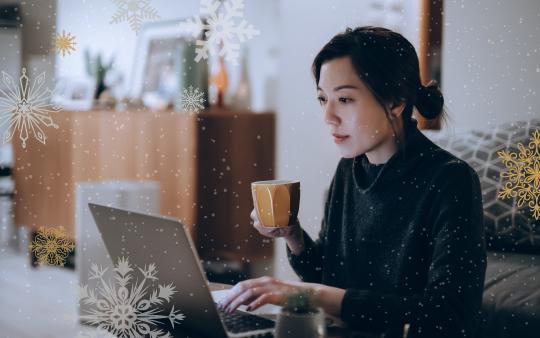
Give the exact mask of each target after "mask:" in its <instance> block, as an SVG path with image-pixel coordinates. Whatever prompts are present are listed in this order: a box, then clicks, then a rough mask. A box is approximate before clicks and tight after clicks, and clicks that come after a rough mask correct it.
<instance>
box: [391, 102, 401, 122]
mask: <svg viewBox="0 0 540 338" xmlns="http://www.w3.org/2000/svg"><path fill="white" fill-rule="evenodd" d="M388 108H389V110H390V115H391V116H392V118H394V119H397V118H399V117H401V114H402V113H403V111H404V110H405V101H400V102H398V103H395V102H394V103H393V104H391V105H390V106H389V107H388Z"/></svg>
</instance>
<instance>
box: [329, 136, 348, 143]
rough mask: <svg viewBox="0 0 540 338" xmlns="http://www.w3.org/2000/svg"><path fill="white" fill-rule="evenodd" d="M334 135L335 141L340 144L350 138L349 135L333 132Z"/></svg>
mask: <svg viewBox="0 0 540 338" xmlns="http://www.w3.org/2000/svg"><path fill="white" fill-rule="evenodd" d="M332 136H333V137H334V142H335V143H337V144H339V143H342V142H344V141H345V140H346V139H347V138H349V135H338V134H332Z"/></svg>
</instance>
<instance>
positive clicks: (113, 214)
mask: <svg viewBox="0 0 540 338" xmlns="http://www.w3.org/2000/svg"><path fill="white" fill-rule="evenodd" d="M88 206H89V208H90V211H91V213H92V216H93V217H94V220H95V222H96V225H97V227H98V229H99V231H100V233H101V237H102V238H103V242H104V243H105V247H106V249H107V251H108V253H109V256H110V258H111V260H112V262H113V263H116V262H117V261H118V259H119V258H121V257H123V258H128V259H129V263H130V264H132V265H133V266H136V267H140V268H143V267H144V266H148V265H150V264H153V263H154V264H156V268H157V274H156V277H157V281H158V282H157V283H156V284H155V288H157V285H158V284H159V285H168V284H170V283H173V284H174V286H175V290H176V293H174V294H173V295H172V297H171V299H170V300H169V303H168V304H165V305H168V308H169V309H170V308H171V307H172V306H173V305H174V309H175V310H179V311H180V312H181V313H182V314H183V315H184V316H185V318H184V319H183V320H182V321H181V322H180V323H179V324H175V325H174V328H173V327H172V326H171V325H170V324H171V323H170V322H169V321H167V320H165V321H163V323H162V324H160V325H162V327H160V328H159V329H161V330H163V331H164V332H170V333H171V335H172V336H182V335H183V334H185V332H195V333H197V334H198V335H197V336H200V335H204V336H208V337H251V336H259V335H260V336H265V335H270V334H272V333H273V331H274V327H275V322H274V321H273V320H271V319H268V318H264V317H262V316H258V315H256V314H252V313H248V312H246V311H242V310H240V309H237V310H236V311H235V312H233V313H231V314H227V313H226V312H225V311H222V310H219V309H218V308H217V306H216V303H215V301H214V299H213V298H212V294H211V292H210V289H209V286H208V281H207V279H206V275H205V273H204V271H203V269H202V266H201V263H200V259H199V257H198V254H197V251H196V249H195V246H194V245H193V242H192V240H191V237H190V236H189V234H188V232H187V231H186V228H185V227H184V225H183V224H182V223H181V222H180V221H179V220H177V219H173V218H169V217H164V216H154V215H147V214H143V213H138V212H133V211H129V210H122V209H117V208H113V207H108V206H103V205H98V204H93V203H89V204H88ZM135 272H139V269H138V268H135V269H134V273H135ZM136 278H140V276H139V275H137V276H136ZM136 278H134V279H133V280H132V282H135V280H136ZM151 290H152V289H149V291H151ZM166 310H167V309H163V313H165V312H166ZM167 314H168V312H167ZM174 333H176V334H174Z"/></svg>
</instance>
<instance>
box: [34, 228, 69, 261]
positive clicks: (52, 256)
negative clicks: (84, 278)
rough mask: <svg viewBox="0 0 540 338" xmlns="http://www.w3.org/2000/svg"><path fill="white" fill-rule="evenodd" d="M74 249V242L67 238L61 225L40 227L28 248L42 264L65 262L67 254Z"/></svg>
mask: <svg viewBox="0 0 540 338" xmlns="http://www.w3.org/2000/svg"><path fill="white" fill-rule="evenodd" d="M74 249H75V243H74V242H73V241H72V240H71V239H69V238H67V235H66V231H65V230H64V228H63V227H41V228H39V230H38V232H37V234H36V237H35V238H34V240H33V241H32V243H31V244H30V250H31V251H32V252H33V253H34V255H35V256H36V258H37V260H38V263H39V264H42V265H46V264H48V265H58V266H64V264H66V258H67V256H68V255H69V254H70V253H71V252H72V251H73V250H74Z"/></svg>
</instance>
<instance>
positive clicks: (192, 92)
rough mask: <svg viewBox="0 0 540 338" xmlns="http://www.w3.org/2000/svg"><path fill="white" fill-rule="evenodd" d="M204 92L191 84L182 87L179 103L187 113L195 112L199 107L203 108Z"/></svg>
mask: <svg viewBox="0 0 540 338" xmlns="http://www.w3.org/2000/svg"><path fill="white" fill-rule="evenodd" d="M204 102H206V100H205V99H204V92H202V91H200V90H199V88H195V89H193V86H189V88H188V89H186V88H184V92H183V93H182V97H181V98H180V105H181V106H182V108H183V109H184V110H185V111H187V112H188V113H189V114H197V113H198V112H199V111H200V110H201V109H204Z"/></svg>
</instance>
